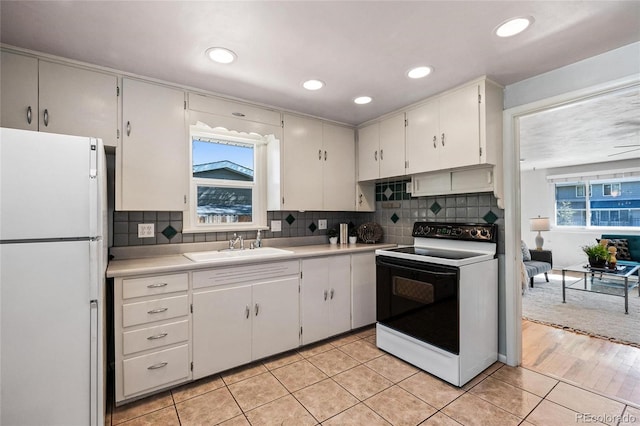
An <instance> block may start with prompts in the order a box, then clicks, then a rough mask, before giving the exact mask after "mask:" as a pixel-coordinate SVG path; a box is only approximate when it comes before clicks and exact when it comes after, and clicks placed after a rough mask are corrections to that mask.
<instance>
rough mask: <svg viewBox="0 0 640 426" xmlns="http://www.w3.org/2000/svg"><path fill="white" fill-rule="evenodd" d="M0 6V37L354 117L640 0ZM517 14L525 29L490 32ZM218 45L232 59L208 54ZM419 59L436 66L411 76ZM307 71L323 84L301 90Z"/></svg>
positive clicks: (567, 49)
mask: <svg viewBox="0 0 640 426" xmlns="http://www.w3.org/2000/svg"><path fill="white" fill-rule="evenodd" d="M0 14H1V21H0V41H1V42H2V43H5V44H9V45H13V46H18V47H22V48H26V49H32V50H36V51H40V52H45V53H49V54H53V55H59V56H63V57H67V58H71V59H75V60H79V61H84V62H88V63H92V64H97V65H101V66H105V67H110V68H114V69H117V70H122V71H126V72H131V73H135V74H139V75H143V76H149V77H154V78H157V79H161V80H165V81H169V82H174V83H179V84H183V85H187V86H192V87H196V88H201V89H205V90H208V91H212V92H216V93H219V94H223V95H227V96H231V97H236V98H240V99H246V100H250V101H254V102H258V103H263V104H267V105H272V106H275V107H278V108H282V109H288V110H293V111H298V112H302V113H306V114H310V115H314V116H317V117H322V118H327V119H331V120H336V121H339V122H343V123H348V124H352V125H358V124H361V123H363V122H365V121H367V120H370V119H372V118H375V117H378V116H380V115H382V114H385V113H387V112H390V111H393V110H396V109H399V108H401V107H403V106H406V105H408V104H411V103H414V102H416V101H419V100H421V99H424V98H426V97H428V96H430V95H433V94H436V93H439V92H441V91H443V90H446V89H448V88H451V87H453V86H456V85H459V84H461V83H464V82H466V81H469V80H471V79H474V78H476V77H479V76H481V75H488V76H489V77H490V78H491V79H493V80H494V81H496V82H498V83H500V84H502V85H508V84H512V83H514V82H517V81H520V80H523V79H526V78H528V77H532V76H534V75H537V74H540V73H543V72H546V71H549V70H552V69H555V68H558V67H561V66H564V65H567V64H570V63H573V62H576V61H579V60H581V59H585V58H587V57H591V56H594V55H597V54H600V53H603V52H606V51H609V50H612V49H615V48H618V47H621V46H624V45H627V44H630V43H632V42H636V41H638V40H640V30H639V28H640V2H639V1H409V2H401V1H388V2H369V1H350V2H342V1H341V2H337V1H285V2H274V1H269V2H267V1H263V2H255V1H249V2H247V1H232V2H222V1H216V2H214V1H26V0H22V1H5V0H2V2H1V3H0ZM523 15H528V16H533V17H534V18H535V23H534V24H533V26H532V27H530V28H529V29H528V30H527V31H526V32H524V33H522V34H520V35H518V36H515V37H513V38H510V39H500V38H498V37H496V36H495V35H493V33H492V31H493V29H494V28H495V27H496V26H497V25H498V24H500V23H502V22H503V21H505V20H506V19H508V18H511V17H515V16H523ZM212 46H224V47H227V48H230V49H232V50H233V51H235V52H236V53H237V55H238V60H237V62H235V63H233V64H231V65H218V64H214V63H212V62H210V61H209V60H208V59H207V58H206V57H205V53H204V52H205V50H206V49H207V48H208V47H212ZM416 65H430V66H432V67H434V69H435V71H434V73H433V74H432V75H431V76H429V77H427V78H425V79H422V80H417V81H416V80H409V79H408V78H407V77H406V71H407V70H408V69H409V68H411V67H414V66H416ZM309 78H317V79H321V80H323V81H325V82H326V87H325V88H324V89H322V90H320V91H317V92H309V91H306V90H304V89H302V87H301V83H302V81H304V80H307V79H309ZM359 95H369V96H372V97H373V99H374V100H373V102H372V103H371V104H368V105H364V106H358V105H355V104H353V102H352V100H353V98H355V97H356V96H359Z"/></svg>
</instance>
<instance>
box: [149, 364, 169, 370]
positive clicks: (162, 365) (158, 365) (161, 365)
mask: <svg viewBox="0 0 640 426" xmlns="http://www.w3.org/2000/svg"><path fill="white" fill-rule="evenodd" d="M167 364H169V363H168V362H159V363H157V364H153V365H150V366H149V367H147V370H157V369H158V368H162V367H166V366H167Z"/></svg>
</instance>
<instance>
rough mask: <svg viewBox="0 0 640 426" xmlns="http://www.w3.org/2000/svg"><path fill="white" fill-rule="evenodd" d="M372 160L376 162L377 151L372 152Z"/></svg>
mask: <svg viewBox="0 0 640 426" xmlns="http://www.w3.org/2000/svg"><path fill="white" fill-rule="evenodd" d="M373 159H374V160H375V161H378V151H374V152H373Z"/></svg>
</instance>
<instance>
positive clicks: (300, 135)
mask: <svg viewBox="0 0 640 426" xmlns="http://www.w3.org/2000/svg"><path fill="white" fill-rule="evenodd" d="M283 133H284V138H283V139H284V149H283V151H284V155H283V158H284V160H283V163H284V164H283V194H284V195H283V197H282V198H283V200H282V205H281V206H282V208H284V209H286V210H354V209H355V186H354V184H355V170H354V163H355V148H354V134H353V130H351V129H348V128H346V127H341V126H336V125H332V124H328V123H323V122H322V121H320V120H315V119H312V118H306V117H300V116H296V115H289V114H285V116H284V132H283Z"/></svg>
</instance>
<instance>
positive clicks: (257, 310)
mask: <svg viewBox="0 0 640 426" xmlns="http://www.w3.org/2000/svg"><path fill="white" fill-rule="evenodd" d="M259 312H260V305H258V304H257V303H256V316H258V313H259Z"/></svg>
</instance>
